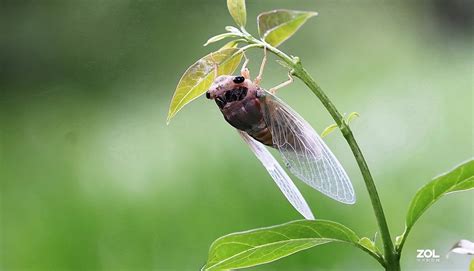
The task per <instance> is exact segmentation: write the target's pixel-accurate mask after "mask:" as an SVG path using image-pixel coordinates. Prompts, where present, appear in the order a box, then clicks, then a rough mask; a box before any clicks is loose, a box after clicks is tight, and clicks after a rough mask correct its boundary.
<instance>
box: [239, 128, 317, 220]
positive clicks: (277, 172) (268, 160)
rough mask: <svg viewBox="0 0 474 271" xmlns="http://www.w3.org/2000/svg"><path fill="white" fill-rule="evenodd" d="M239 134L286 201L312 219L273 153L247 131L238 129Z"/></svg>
mask: <svg viewBox="0 0 474 271" xmlns="http://www.w3.org/2000/svg"><path fill="white" fill-rule="evenodd" d="M238 132H239V134H240V136H242V138H243V139H244V141H245V142H246V143H247V144H248V145H249V147H250V149H251V150H252V151H253V153H254V154H255V156H257V158H258V160H260V162H262V164H263V166H264V167H265V168H266V169H267V171H268V173H270V175H271V176H272V178H273V180H275V183H276V184H277V186H278V188H280V190H281V192H283V194H284V195H285V197H286V198H287V199H288V201H289V202H290V203H291V205H293V207H295V209H296V210H297V211H298V212H299V213H300V214H302V215H303V216H304V218H306V219H309V220H314V215H313V213H312V212H311V209H310V208H309V206H308V204H307V203H306V201H305V200H304V198H303V196H302V195H301V193H300V191H299V190H298V188H296V186H295V184H294V183H293V182H292V181H291V179H290V177H289V176H288V174H287V173H286V172H285V170H284V169H283V168H282V167H281V166H280V164H279V163H278V162H277V161H276V160H275V158H274V157H273V155H272V154H271V153H270V152H269V151H268V150H267V148H266V147H265V146H264V145H263V144H262V143H260V142H258V141H256V140H255V139H253V138H252V137H250V136H249V135H248V134H247V133H245V132H242V131H239V130H238Z"/></svg>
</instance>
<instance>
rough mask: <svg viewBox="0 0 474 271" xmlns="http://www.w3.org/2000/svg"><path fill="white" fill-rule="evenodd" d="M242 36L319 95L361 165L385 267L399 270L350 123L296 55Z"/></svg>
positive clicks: (376, 198) (375, 191)
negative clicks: (279, 60)
mask: <svg viewBox="0 0 474 271" xmlns="http://www.w3.org/2000/svg"><path fill="white" fill-rule="evenodd" d="M244 38H245V39H246V40H247V42H248V43H250V44H258V45H259V46H258V47H265V48H266V49H267V50H269V51H270V52H272V53H273V54H275V55H276V56H278V57H279V58H281V59H282V60H283V61H284V62H285V63H287V64H288V66H289V67H291V68H292V70H291V73H292V75H294V76H296V77H298V78H299V79H301V81H303V82H304V83H305V84H306V85H307V86H308V87H309V88H310V89H311V91H312V92H313V93H314V94H315V95H316V96H317V97H318V99H319V100H320V101H321V103H322V104H323V105H324V107H326V109H327V111H328V112H329V114H331V116H332V118H333V119H334V121H335V122H336V124H337V126H338V127H339V129H340V130H341V132H342V134H343V136H344V138H345V139H346V141H347V143H348V144H349V146H350V148H351V150H352V153H353V154H354V157H355V159H356V161H357V164H358V166H359V168H360V171H361V173H362V176H363V178H364V182H365V186H366V188H367V192H368V193H369V196H370V200H371V203H372V207H373V209H374V213H375V217H376V219H377V223H378V227H379V229H380V234H381V237H382V241H383V247H384V260H385V262H386V265H384V266H385V268H386V270H400V265H399V260H398V257H397V254H396V251H395V248H394V246H393V243H392V238H391V236H390V231H389V229H388V226H387V221H386V219H385V214H384V212H383V208H382V204H381V202H380V198H379V195H378V193H377V188H376V187H375V183H374V180H373V178H372V175H371V174H370V170H369V167H368V166H367V163H366V161H365V158H364V156H363V154H362V151H361V150H360V148H359V145H358V144H357V141H356V140H355V138H354V135H353V134H352V131H351V129H350V127H349V125H348V124H347V123H346V121H345V120H344V118H343V116H342V115H341V113H339V111H338V110H337V108H336V107H335V106H334V104H333V103H332V102H331V100H330V99H329V98H328V96H327V95H326V94H325V93H324V92H323V90H322V89H321V88H320V87H319V85H318V84H317V83H316V82H315V81H314V79H313V78H312V77H311V76H310V75H309V73H308V72H307V71H306V69H305V68H304V67H303V65H302V64H301V61H300V59H299V58H298V57H290V56H288V55H287V54H285V53H283V52H282V51H280V50H279V49H277V48H275V47H273V46H271V45H269V44H268V43H266V42H265V41H262V40H258V39H256V38H254V37H253V36H251V35H250V34H248V33H245V36H244Z"/></svg>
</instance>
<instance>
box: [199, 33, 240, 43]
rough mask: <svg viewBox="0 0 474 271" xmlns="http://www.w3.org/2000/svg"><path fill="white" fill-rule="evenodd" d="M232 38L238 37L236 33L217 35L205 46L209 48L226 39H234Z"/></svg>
mask: <svg viewBox="0 0 474 271" xmlns="http://www.w3.org/2000/svg"><path fill="white" fill-rule="evenodd" d="M232 37H238V35H236V34H235V33H222V34H219V35H216V36H214V37H211V38H209V39H208V40H207V41H206V43H204V46H207V45H209V44H211V43H214V42H218V41H220V40H223V39H226V38H232Z"/></svg>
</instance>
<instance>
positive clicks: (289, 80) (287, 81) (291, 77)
mask: <svg viewBox="0 0 474 271" xmlns="http://www.w3.org/2000/svg"><path fill="white" fill-rule="evenodd" d="M291 83H293V76H291V71H289V72H288V80H286V81H285V82H283V83H281V84H279V85H277V86H274V87H272V88H271V89H269V90H268V92H270V93H271V94H275V93H276V91H277V90H279V89H280V88H283V87H286V86H288V85H289V84H291Z"/></svg>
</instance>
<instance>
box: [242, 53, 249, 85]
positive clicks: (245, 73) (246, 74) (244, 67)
mask: <svg viewBox="0 0 474 271" xmlns="http://www.w3.org/2000/svg"><path fill="white" fill-rule="evenodd" d="M242 54H243V56H244V58H245V61H244V64H243V65H242V69H241V70H240V74H241V75H242V76H243V77H244V78H245V79H250V71H249V69H248V68H247V64H248V63H249V59H248V58H247V55H245V52H242Z"/></svg>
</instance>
